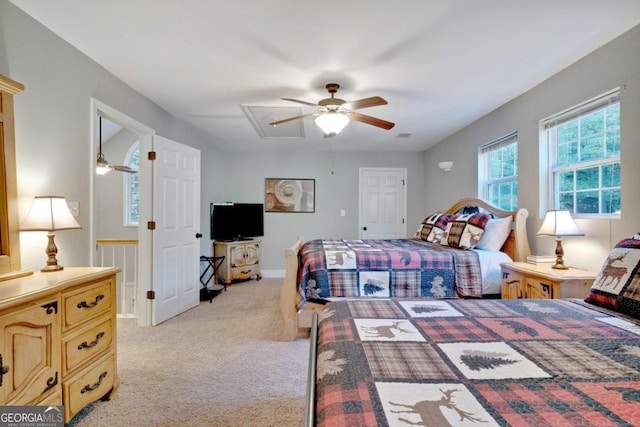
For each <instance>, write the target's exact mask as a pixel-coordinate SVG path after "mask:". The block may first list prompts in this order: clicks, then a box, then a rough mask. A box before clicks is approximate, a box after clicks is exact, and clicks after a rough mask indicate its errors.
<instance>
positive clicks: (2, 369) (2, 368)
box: [0, 354, 9, 386]
mask: <svg viewBox="0 0 640 427" xmlns="http://www.w3.org/2000/svg"><path fill="white" fill-rule="evenodd" d="M8 373H9V367H8V366H5V365H3V364H2V355H1V354H0V386H2V377H3V376H4V375H5V374H8Z"/></svg>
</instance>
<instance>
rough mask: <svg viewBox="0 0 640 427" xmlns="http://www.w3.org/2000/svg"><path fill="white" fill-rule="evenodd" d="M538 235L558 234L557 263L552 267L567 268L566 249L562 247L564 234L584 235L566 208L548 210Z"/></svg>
mask: <svg viewBox="0 0 640 427" xmlns="http://www.w3.org/2000/svg"><path fill="white" fill-rule="evenodd" d="M537 235H538V236H556V263H555V264H554V265H552V266H551V268H557V269H560V270H566V269H568V268H569V267H567V266H566V265H564V260H563V259H562V257H563V256H564V250H563V249H562V236H584V233H582V232H581V231H580V230H579V229H578V226H577V225H576V223H575V222H573V218H572V217H571V213H569V211H566V210H551V211H547V215H546V216H545V217H544V222H543V223H542V227H540V230H538V233H537Z"/></svg>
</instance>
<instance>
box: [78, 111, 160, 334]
mask: <svg viewBox="0 0 640 427" xmlns="http://www.w3.org/2000/svg"><path fill="white" fill-rule="evenodd" d="M101 119H102V123H100V122H101ZM101 127H102V133H103V135H102V138H103V139H102V145H103V147H102V150H103V152H105V151H106V152H108V153H109V155H111V156H113V157H109V156H106V159H107V160H108V161H109V162H110V163H111V164H121V163H122V162H123V159H124V154H122V150H123V149H125V150H126V149H128V148H129V147H130V146H131V145H132V144H134V143H136V142H137V143H138V145H139V147H140V150H141V151H142V150H144V147H151V144H152V138H153V135H154V134H155V130H153V129H152V128H150V127H148V126H146V125H144V124H142V123H140V122H138V121H136V120H134V119H132V118H131V117H129V116H127V115H125V114H123V113H121V112H120V111H118V110H116V109H114V108H112V107H110V106H108V105H106V104H104V103H102V102H100V101H98V100H96V99H92V100H91V135H92V138H91V150H90V155H91V162H92V164H93V163H95V161H96V158H97V155H98V150H99V145H100V142H101V140H100V137H101V135H100V134H99V132H100V128H101ZM111 137H113V139H114V141H111V142H110V143H111V144H112V147H110V148H111V150H109V149H108V148H107V147H108V144H109V142H106V143H105V141H107V140H108V139H109V138H111ZM116 144H117V146H118V147H120V149H117V147H114V146H115V145H116ZM123 147H124V148H123ZM114 148H115V149H114ZM142 152H144V151H142ZM124 175H125V173H124V172H119V171H111V172H109V173H108V174H107V175H102V176H98V175H96V173H95V170H92V173H91V188H92V191H91V214H90V218H91V221H90V222H91V227H90V232H89V235H90V244H91V248H90V251H91V252H90V253H92V254H93V255H92V257H91V265H93V266H99V265H101V264H102V262H103V259H104V257H105V254H104V248H102V250H103V252H100V251H99V250H98V249H99V248H98V241H99V240H101V239H102V240H107V239H105V238H114V237H115V238H118V239H117V240H120V241H123V242H125V241H129V242H130V241H136V242H137V244H136V246H137V255H136V256H135V260H134V261H133V264H132V265H130V267H128V268H127V271H126V273H125V272H123V273H121V274H120V275H119V276H120V281H121V283H122V285H123V286H121V288H122V289H121V290H122V292H125V295H123V294H122V292H120V295H118V305H119V312H123V313H126V314H127V317H136V318H137V319H138V324H139V325H141V326H148V324H149V323H150V322H149V320H148V318H149V308H148V304H146V303H145V301H146V289H145V288H144V286H138V287H137V289H136V291H135V292H133V293H131V291H127V289H130V288H131V287H130V286H127V285H128V284H130V283H131V282H132V281H134V282H137V283H148V282H145V281H143V280H144V278H146V277H150V275H151V273H150V272H149V271H147V270H148V269H150V266H149V263H145V262H138V261H139V260H144V259H147V258H148V257H149V256H150V246H149V244H148V242H147V241H146V240H148V237H147V233H142V232H141V229H140V227H138V226H134V225H133V224H130V223H129V224H127V225H125V224H126V220H125V214H124V211H125V210H124V206H123V203H124V192H125V184H124V183H123V181H125V182H126V180H125V178H126V177H125V176H124ZM136 175H137V176H138V180H139V181H138V185H139V195H140V198H139V200H140V201H142V200H143V199H144V198H146V197H148V198H149V200H150V190H148V187H150V185H151V184H150V183H149V182H148V181H150V176H151V172H150V171H144V170H142V169H141V170H140V171H139V173H138V174H136ZM145 189H146V191H147V193H145ZM142 209H144V208H143V207H142V206H141V210H142ZM140 213H141V214H142V212H140ZM145 239H146V240H145ZM109 250H110V251H113V252H115V251H116V249H115V248H110V249H109ZM121 250H122V251H126V250H130V249H128V248H126V247H123V248H119V249H117V251H118V253H117V254H114V253H113V252H112V253H111V254H110V253H107V254H106V257H109V256H114V257H118V258H119V257H120V256H121V254H120V252H119V251H121ZM122 256H126V257H127V258H130V255H127V254H123V255H122ZM127 292H130V294H129V295H126V293H127ZM132 301H137V303H136V304H133V302H132ZM129 304H131V306H128V305H129ZM131 307H133V310H130V309H129V308H131Z"/></svg>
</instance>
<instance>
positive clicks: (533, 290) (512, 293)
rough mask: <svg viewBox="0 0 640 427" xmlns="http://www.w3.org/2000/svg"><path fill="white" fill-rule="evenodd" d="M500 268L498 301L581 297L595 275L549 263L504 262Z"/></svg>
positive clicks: (589, 286) (587, 290)
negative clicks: (500, 295) (499, 296)
mask: <svg viewBox="0 0 640 427" xmlns="http://www.w3.org/2000/svg"><path fill="white" fill-rule="evenodd" d="M500 266H501V267H502V299H516V298H545V299H555V298H584V297H585V296H587V293H588V292H589V289H590V288H591V285H592V284H593V281H594V280H595V278H596V276H597V275H598V273H596V272H593V271H588V270H581V269H578V268H569V269H567V270H559V269H555V268H551V264H530V263H527V262H505V263H502V264H500Z"/></svg>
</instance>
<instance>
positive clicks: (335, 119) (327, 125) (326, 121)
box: [316, 111, 349, 135]
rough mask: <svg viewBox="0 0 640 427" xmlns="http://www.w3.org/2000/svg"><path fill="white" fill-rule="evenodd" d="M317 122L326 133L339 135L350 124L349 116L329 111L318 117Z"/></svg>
mask: <svg viewBox="0 0 640 427" xmlns="http://www.w3.org/2000/svg"><path fill="white" fill-rule="evenodd" d="M316 124H317V125H318V127H319V128H320V129H322V131H323V132H324V133H325V135H337V134H339V133H340V132H342V129H344V128H345V127H346V126H347V125H348V124H349V117H347V116H345V115H344V114H342V113H337V112H335V111H329V112H327V113H325V114H322V115H320V116H318V117H317V118H316Z"/></svg>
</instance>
